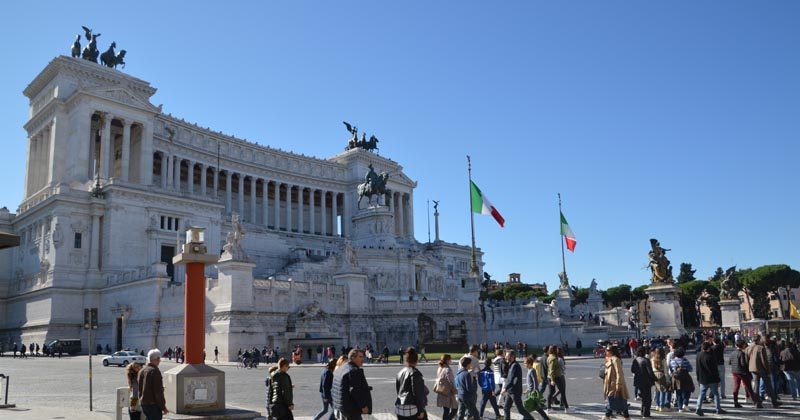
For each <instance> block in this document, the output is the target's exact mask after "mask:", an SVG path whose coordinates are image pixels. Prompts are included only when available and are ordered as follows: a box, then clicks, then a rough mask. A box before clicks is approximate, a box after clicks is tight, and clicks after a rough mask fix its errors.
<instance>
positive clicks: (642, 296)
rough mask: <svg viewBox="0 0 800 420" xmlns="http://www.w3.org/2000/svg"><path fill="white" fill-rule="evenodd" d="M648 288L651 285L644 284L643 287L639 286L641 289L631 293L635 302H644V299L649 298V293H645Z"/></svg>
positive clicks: (638, 288)
mask: <svg viewBox="0 0 800 420" xmlns="http://www.w3.org/2000/svg"><path fill="white" fill-rule="evenodd" d="M648 287H650V285H649V284H643V285H641V286H639V287H637V288H635V289H633V290H632V291H631V294H632V295H633V300H635V301H640V300H642V299H646V298H647V293H645V292H644V291H645V290H646V289H647V288H648Z"/></svg>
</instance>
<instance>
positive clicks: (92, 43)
mask: <svg viewBox="0 0 800 420" xmlns="http://www.w3.org/2000/svg"><path fill="white" fill-rule="evenodd" d="M83 30H84V31H85V32H86V40H87V41H89V43H88V44H86V47H84V48H83V55H82V56H81V57H82V58H83V59H84V60H89V61H91V62H94V63H96V62H97V56H98V55H100V53H99V52H98V51H97V37H99V36H100V35H101V34H95V33H93V32H92V30H91V29H89V28H87V27H85V26H84V27H83Z"/></svg>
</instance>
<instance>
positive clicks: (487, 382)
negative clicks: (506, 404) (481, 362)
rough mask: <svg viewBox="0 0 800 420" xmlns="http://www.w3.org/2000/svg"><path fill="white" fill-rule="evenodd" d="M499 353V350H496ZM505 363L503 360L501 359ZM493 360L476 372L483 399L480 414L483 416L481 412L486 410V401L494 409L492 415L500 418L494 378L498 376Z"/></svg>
mask: <svg viewBox="0 0 800 420" xmlns="http://www.w3.org/2000/svg"><path fill="white" fill-rule="evenodd" d="M498 354H499V352H498ZM503 363H505V361H503ZM495 366H496V365H495V363H494V361H493V362H492V364H489V363H486V365H485V366H484V368H483V370H481V371H480V372H479V373H478V385H479V386H480V387H481V392H482V393H483V400H482V401H481V408H480V410H479V411H480V416H481V418H483V412H484V410H486V402H487V401H488V402H490V403H491V404H492V408H493V409H494V417H495V418H498V419H499V418H501V416H500V409H499V408H498V407H497V383H496V382H495V378H496V377H499V373H495V372H494V367H495Z"/></svg>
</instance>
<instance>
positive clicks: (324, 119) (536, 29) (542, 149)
mask: <svg viewBox="0 0 800 420" xmlns="http://www.w3.org/2000/svg"><path fill="white" fill-rule="evenodd" d="M172 3H173V2H158V3H156V2H146V1H137V2H132V1H131V2H125V3H117V2H115V4H114V5H111V4H106V3H105V2H91V1H80V2H51V3H49V5H48V6H46V7H45V6H43V5H41V4H40V3H37V6H36V7H33V6H31V5H29V4H27V3H25V2H12V3H9V4H7V5H4V7H3V12H2V16H0V35H2V37H1V39H3V42H2V43H1V44H0V45H1V46H0V54H2V57H3V60H2V65H0V111H2V112H1V113H0V133H1V135H2V148H3V153H2V154H0V168H2V177H3V178H2V179H3V188H2V189H0V205H6V206H8V207H9V208H10V209H12V211H13V209H15V208H16V207H17V205H18V204H19V202H20V200H21V198H22V185H23V181H24V168H25V162H24V159H25V133H24V131H23V130H22V128H21V127H22V125H23V124H24V123H25V121H26V118H27V112H28V111H27V101H26V99H25V98H24V97H23V95H22V93H21V92H22V90H23V89H24V88H25V86H26V85H27V84H28V83H29V82H30V81H31V80H32V79H33V78H34V77H35V76H36V74H38V72H39V71H40V70H41V69H42V68H43V67H44V66H45V65H46V64H47V62H48V61H50V60H51V59H52V58H53V57H55V56H56V55H58V54H69V47H70V45H71V43H72V40H73V38H74V36H75V34H76V33H79V32H82V31H81V29H80V27H81V25H84V24H85V25H87V26H89V27H91V28H93V29H95V31H97V32H100V33H102V36H101V37H100V38H99V44H100V48H101V50H104V49H105V48H106V47H107V46H108V44H109V43H110V42H111V41H116V42H117V45H118V47H119V48H124V49H126V50H128V56H127V62H128V66H127V68H126V69H125V70H124V71H125V72H127V73H129V74H132V75H134V76H136V77H139V78H142V79H145V80H147V81H149V82H151V83H152V84H153V85H154V86H155V87H157V88H158V89H159V90H158V93H157V94H156V95H155V96H154V98H153V102H154V103H155V104H160V103H163V104H164V110H165V111H166V112H170V113H172V114H173V115H176V116H179V117H182V118H185V119H187V120H189V121H193V122H197V123H198V124H200V125H203V126H210V127H211V128H213V129H215V130H221V131H223V132H225V133H231V134H235V135H236V136H238V137H241V138H246V139H250V140H253V141H258V142H259V143H262V144H269V145H271V146H274V147H279V148H283V149H288V150H293V151H296V152H301V153H306V154H311V155H315V156H320V157H328V156H332V155H334V154H336V153H338V152H339V151H341V150H342V147H343V146H344V145H345V142H346V140H347V138H348V133H347V132H346V131H345V130H344V128H343V126H342V123H341V121H342V120H348V121H350V122H353V123H355V124H357V125H358V127H359V128H360V129H362V130H364V129H365V130H366V131H367V132H368V133H370V134H372V133H374V134H376V135H377V136H378V137H379V138H380V139H381V143H380V144H381V151H380V153H381V155H385V156H388V157H391V158H392V159H394V160H396V161H398V162H400V163H401V164H402V165H403V166H404V167H405V171H406V173H407V174H408V175H409V176H411V177H412V178H413V179H415V180H417V181H418V182H419V187H418V188H417V190H416V198H415V205H416V208H415V212H414V214H415V217H416V236H417V238H418V239H419V240H422V241H424V240H426V238H427V229H426V208H425V201H426V200H427V199H429V198H430V199H438V200H441V207H440V211H441V231H442V237H443V239H445V240H448V241H453V242H459V243H462V244H468V243H469V238H470V235H469V217H468V188H467V182H466V175H467V174H466V161H465V155H466V154H470V155H472V157H473V165H474V168H473V169H474V179H475V181H476V183H477V184H478V185H479V186H480V187H481V189H482V190H483V191H484V193H485V194H486V195H488V197H489V198H491V200H492V201H493V203H494V204H495V205H496V206H497V208H498V209H499V210H500V212H501V213H502V214H503V216H505V218H506V220H507V225H506V228H505V229H500V228H499V227H498V226H497V225H496V224H495V223H494V221H493V220H492V219H491V218H489V217H477V218H476V234H477V240H478V245H479V246H480V247H481V248H482V249H483V250H484V251H485V252H486V256H485V261H486V271H488V272H490V273H492V274H493V275H494V276H495V278H504V277H505V276H506V275H507V274H508V273H509V272H520V273H522V279H523V281H527V282H533V281H546V282H547V283H548V285H550V286H551V287H553V286H555V285H557V277H556V273H558V272H559V271H560V270H561V249H560V245H559V241H560V237H559V233H558V228H559V224H558V210H557V207H556V206H557V202H556V193H557V192H561V193H562V196H563V198H564V213H565V215H566V217H567V218H568V220H569V222H570V224H571V226H572V228H573V230H574V231H575V233H576V235H577V239H578V246H577V249H576V253H575V254H569V255H567V270H568V272H569V273H570V279H571V281H572V283H573V284H577V285H581V286H586V285H588V284H589V282H590V281H591V279H592V278H593V277H596V278H597V280H598V283H599V284H600V287H601V288H607V287H610V286H613V285H617V284H620V283H628V284H633V285H639V284H643V283H644V282H646V281H647V280H648V277H649V273H648V271H647V270H646V269H644V267H645V265H646V261H647V251H648V247H649V243H648V239H649V238H651V237H656V238H658V239H660V240H661V243H662V244H663V245H664V246H665V247H666V248H671V249H673V251H672V252H670V253H669V257H670V259H671V260H672V263H673V265H674V266H675V272H676V274H677V271H678V269H677V267H678V265H679V264H680V262H682V261H689V262H692V263H693V264H694V266H695V268H697V269H698V271H697V276H698V277H701V278H705V277H708V276H710V275H711V274H712V273H713V271H714V269H715V268H716V267H717V266H723V267H727V266H729V265H733V264H738V265H739V266H740V267H748V266H758V265H762V264H770V263H788V264H790V265H792V266H795V267H796V266H800V261H798V247H797V237H798V236H800V223H798V215H800V199H799V198H798V191H800V174H798V160H799V158H800V146H798V140H800V139H799V138H798V137H799V135H800V25H798V22H800V2H797V1H771V2H758V1H748V2H742V1H725V2H721V1H691V2H616V1H603V2H598V1H583V2H534V1H508V2H466V1H464V2H417V3H415V4H411V3H404V2H375V1H370V2H348V1H341V2H280V3H278V2H248V3H245V2H237V3H236V6H233V5H231V4H233V3H229V2H225V3H224V4H226V5H225V6H222V4H223V2H206V3H203V2H185V3H183V4H182V5H180V6H179V5H176V4H172ZM401 3H402V4H401Z"/></svg>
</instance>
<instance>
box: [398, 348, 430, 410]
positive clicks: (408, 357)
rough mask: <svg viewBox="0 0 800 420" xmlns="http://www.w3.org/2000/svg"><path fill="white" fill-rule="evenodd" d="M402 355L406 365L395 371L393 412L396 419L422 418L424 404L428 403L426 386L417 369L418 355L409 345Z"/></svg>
mask: <svg viewBox="0 0 800 420" xmlns="http://www.w3.org/2000/svg"><path fill="white" fill-rule="evenodd" d="M404 355H405V364H406V367H404V368H403V369H401V370H400V372H398V373H397V380H396V381H395V387H396V389H397V400H396V401H395V403H394V406H395V414H396V415H397V418H398V420H414V419H424V418H425V417H426V413H425V406H426V405H428V388H427V387H426V386H425V380H424V379H423V378H422V373H420V371H419V370H417V360H418V359H419V356H418V355H417V351H416V350H414V348H413V347H409V348H408V349H407V350H406V351H405V352H404Z"/></svg>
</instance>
